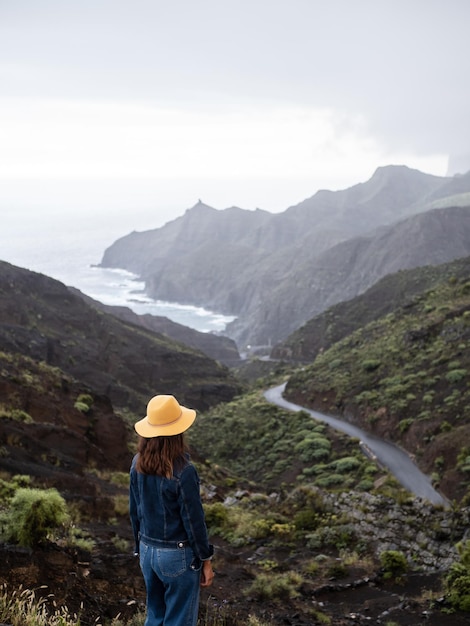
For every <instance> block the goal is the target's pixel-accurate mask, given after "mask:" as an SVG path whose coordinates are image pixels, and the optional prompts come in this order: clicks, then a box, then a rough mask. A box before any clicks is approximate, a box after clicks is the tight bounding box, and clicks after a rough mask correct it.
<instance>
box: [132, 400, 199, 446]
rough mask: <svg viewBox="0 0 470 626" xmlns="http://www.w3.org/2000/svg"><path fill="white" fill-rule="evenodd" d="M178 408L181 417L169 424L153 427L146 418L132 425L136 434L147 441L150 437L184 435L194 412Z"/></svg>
mask: <svg viewBox="0 0 470 626" xmlns="http://www.w3.org/2000/svg"><path fill="white" fill-rule="evenodd" d="M180 408H181V415H180V416H179V417H178V419H177V420H175V421H174V422H171V423H170V424H163V425H160V424H159V425H154V424H151V423H150V422H149V421H148V419H147V416H145V417H143V418H142V419H141V420H139V421H138V422H136V423H135V424H134V428H135V430H136V432H137V434H138V435H140V436H141V437H145V438H147V439H149V438H151V437H171V436H172V435H180V434H181V433H184V431H185V430H188V428H189V427H190V426H191V424H192V423H193V422H194V420H195V419H196V411H195V410H194V409H188V408H186V407H185V406H181V405H180Z"/></svg>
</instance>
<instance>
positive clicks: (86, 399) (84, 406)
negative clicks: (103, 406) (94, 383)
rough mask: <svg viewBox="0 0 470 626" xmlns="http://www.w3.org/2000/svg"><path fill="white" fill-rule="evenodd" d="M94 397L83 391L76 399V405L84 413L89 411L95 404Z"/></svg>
mask: <svg viewBox="0 0 470 626" xmlns="http://www.w3.org/2000/svg"><path fill="white" fill-rule="evenodd" d="M93 402H94V400H93V397H92V396H90V394H89V393H81V394H80V395H79V396H78V398H77V399H76V401H75V404H74V407H75V408H76V409H78V410H79V411H81V412H82V413H88V411H89V410H90V409H91V407H92V406H93Z"/></svg>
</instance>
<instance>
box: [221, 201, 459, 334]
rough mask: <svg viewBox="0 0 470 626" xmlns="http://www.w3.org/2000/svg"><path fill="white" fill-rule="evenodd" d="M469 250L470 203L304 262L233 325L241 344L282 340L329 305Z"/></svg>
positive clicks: (421, 216) (406, 222) (355, 240)
mask: <svg viewBox="0 0 470 626" xmlns="http://www.w3.org/2000/svg"><path fill="white" fill-rule="evenodd" d="M469 254H470V207H453V208H449V209H435V210H433V211H427V212H426V213H420V214H418V215H415V216H413V217H410V218H408V219H406V220H403V221H402V222H399V223H398V224H392V225H391V226H387V227H383V228H382V229H379V230H377V231H375V232H374V233H372V234H371V235H368V236H361V237H355V238H353V239H348V240H347V241H344V242H342V243H339V244H337V245H336V246H334V247H332V248H330V249H328V250H326V251H325V252H324V253H322V254H320V255H319V256H315V257H314V258H312V259H311V260H310V261H307V262H304V263H303V264H300V265H299V266H297V267H296V268H295V270H293V271H292V272H291V273H290V274H289V275H288V276H286V277H285V278H284V279H283V280H281V281H279V283H278V284H277V285H276V286H275V287H274V288H273V289H271V290H269V291H268V290H265V291H264V293H263V297H262V298H261V299H260V302H259V303H258V304H257V305H256V306H252V307H251V308H250V309H249V310H245V311H243V315H240V316H239V317H238V319H236V320H235V321H234V322H232V323H231V324H229V325H228V332H229V334H232V335H233V336H236V337H237V339H238V341H239V342H244V341H248V340H249V339H251V338H253V337H255V338H256V340H257V343H260V344H264V345H267V344H268V345H271V344H274V343H277V342H278V341H281V340H282V339H283V338H284V337H286V336H288V335H289V334H290V333H292V332H294V330H296V329H297V328H299V327H300V326H301V325H302V324H304V323H305V322H307V321H308V320H309V319H311V318H312V317H314V316H315V315H318V314H319V313H321V312H322V311H324V310H325V309H327V308H328V307H330V306H332V305H333V304H336V303H338V302H342V301H344V300H349V299H350V298H353V297H354V296H356V295H359V294H361V293H363V292H364V291H365V290H366V289H368V288H369V287H371V286H372V285H373V284H374V283H375V282H377V281H378V280H380V279H381V278H383V277H384V276H386V275H387V274H390V273H393V272H397V271H398V270H400V269H410V268H413V267H419V266H424V265H439V264H441V263H445V262H448V261H451V260H453V259H457V258H460V257H465V256H468V255H469Z"/></svg>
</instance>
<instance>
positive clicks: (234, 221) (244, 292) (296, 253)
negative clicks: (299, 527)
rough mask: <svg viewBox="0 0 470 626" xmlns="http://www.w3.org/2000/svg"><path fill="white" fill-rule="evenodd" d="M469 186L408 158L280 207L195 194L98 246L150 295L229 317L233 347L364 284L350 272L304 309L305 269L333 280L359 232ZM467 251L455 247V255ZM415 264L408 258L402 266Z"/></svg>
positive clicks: (260, 339) (344, 268)
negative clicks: (215, 202) (164, 219)
mask: <svg viewBox="0 0 470 626" xmlns="http://www.w3.org/2000/svg"><path fill="white" fill-rule="evenodd" d="M439 190H441V194H440V195H439ZM467 192H470V176H468V177H466V176H464V177H459V180H458V181H457V180H455V181H454V180H453V179H450V178H446V177H437V176H432V175H429V174H424V173H422V172H419V171H418V170H413V169H410V168H407V167H406V166H386V167H382V168H378V169H377V170H376V171H375V173H374V175H373V176H372V178H371V179H370V180H369V181H366V182H365V183H359V184H357V185H354V186H353V187H350V188H349V189H346V190H340V191H336V192H329V191H324V190H323V191H319V192H317V193H316V194H315V195H314V196H312V197H311V198H308V199H307V200H305V201H303V202H301V203H299V204H297V205H294V206H291V207H289V208H288V209H286V211H284V212H283V213H276V214H269V213H267V212H265V211H259V210H258V211H244V210H243V209H239V208H236V207H232V208H231V209H226V210H224V211H217V210H216V209H213V208H211V207H208V206H207V205H204V204H203V203H201V202H200V203H198V204H196V205H195V206H194V207H192V208H191V209H188V210H187V211H186V213H185V214H184V216H182V217H180V218H177V219H176V220H173V221H172V222H169V223H168V224H166V225H165V226H163V227H162V228H161V229H156V230H153V231H145V232H143V233H131V234H130V235H127V236H125V237H122V238H121V239H119V240H118V241H116V242H114V243H113V244H112V245H111V246H110V247H109V248H108V249H107V250H105V252H104V254H103V259H102V262H101V265H102V266H105V267H121V268H124V269H127V270H130V271H132V272H134V273H136V274H138V275H139V276H140V277H141V279H143V280H144V281H145V285H146V292H147V293H148V294H149V295H150V296H151V297H155V298H161V299H165V300H169V301H174V302H179V303H182V304H193V305H197V306H205V307H206V308H209V309H211V310H215V311H219V312H221V313H224V314H228V315H234V316H236V317H237V319H236V320H235V321H234V322H232V323H231V324H229V325H228V326H227V329H226V333H225V334H227V335H228V336H229V337H231V338H232V339H235V341H236V342H237V344H238V345H239V347H240V348H241V347H242V346H243V347H244V346H245V345H247V344H252V345H259V344H272V343H276V342H278V341H280V340H282V339H283V338H285V337H287V336H288V335H289V334H290V333H291V332H292V331H293V330H295V328H296V327H299V326H301V325H302V324H303V323H305V321H306V320H307V319H309V318H310V317H313V316H314V315H316V314H318V313H319V312H320V311H321V310H324V309H325V308H327V307H328V306H331V304H333V303H334V302H337V301H340V300H341V299H345V298H346V299H347V298H349V297H352V296H354V295H357V294H358V293H360V292H361V290H364V289H366V288H368V287H369V286H370V284H371V283H370V280H368V279H367V278H366V277H364V276H358V275H356V276H354V281H353V282H351V279H350V280H349V283H345V284H344V285H343V286H342V287H339V286H338V287H337V288H338V289H339V290H340V289H343V290H344V292H345V295H344V297H343V298H342V297H341V296H340V294H338V295H336V296H335V297H332V296H330V295H329V293H328V285H327V284H326V285H324V287H323V288H322V290H320V291H318V290H316V291H315V294H314V297H315V305H314V306H313V307H312V306H311V304H310V302H309V299H308V298H306V297H305V293H304V292H305V290H307V291H308V290H310V285H309V284H308V280H306V276H309V275H310V276H313V279H314V282H317V283H319V284H322V280H323V279H322V276H323V275H324V274H325V268H326V269H328V267H329V266H331V268H334V269H332V271H333V278H334V282H335V283H337V284H338V285H339V280H338V275H339V274H341V273H343V274H344V275H345V276H347V275H348V266H349V265H350V264H351V262H352V259H353V258H354V254H356V255H357V254H360V248H361V246H362V245H365V240H364V237H366V238H369V237H370V236H371V233H373V234H374V236H375V237H376V238H377V242H379V239H378V238H379V237H380V236H382V237H384V239H383V240H382V241H385V240H386V239H387V237H386V236H385V235H384V232H385V231H384V230H383V229H389V230H388V232H389V233H390V232H391V230H390V229H393V228H397V229H398V231H397V233H398V232H403V231H404V229H403V226H400V224H401V223H402V222H403V220H406V219H411V218H412V217H413V216H416V215H426V214H427V213H429V210H430V207H431V206H432V204H433V202H442V201H443V199H445V198H446V197H448V196H446V194H449V193H450V194H452V197H453V198H459V197H462V198H465V197H466V194H467ZM448 208H452V207H448ZM450 214H451V212H449V214H448V215H449V216H450ZM462 215H463V214H462ZM449 220H451V218H449ZM410 224H412V222H410ZM436 228H438V226H436ZM449 228H451V227H450V226H449ZM380 229H382V233H381V232H380ZM400 229H401V230H400ZM405 230H406V228H405ZM405 234H406V232H405ZM452 236H454V237H459V233H458V229H456V228H454V229H453V231H452ZM435 240H436V235H435V234H434V235H430V242H431V241H432V242H434V241H435ZM389 242H390V245H394V246H399V248H397V249H396V250H395V254H396V255H397V256H399V255H400V254H405V255H407V256H408V257H410V256H412V248H413V246H411V245H410V242H409V243H408V244H407V245H406V246H402V245H401V244H400V242H399V236H398V234H397V237H396V238H395V240H394V239H393V237H389ZM446 245H447V247H448V249H449V251H452V248H453V247H455V246H454V242H453V241H448V242H447V244H446ZM338 246H339V247H338ZM424 247H426V246H424ZM433 247H434V243H429V248H430V250H429V254H428V252H426V254H425V255H424V256H423V257H422V264H423V265H425V264H426V263H433V262H437V263H439V262H444V261H446V260H451V258H448V256H447V257H446V254H447V253H444V252H443V253H442V255H441V257H440V258H437V257H436V255H435V254H434V251H433V250H432V249H431V248H433ZM442 247H443V246H442V245H441V244H440V245H439V246H438V249H442ZM409 248H411V250H410V249H409ZM355 250H356V252H355ZM371 251H372V250H371ZM374 253H377V254H379V255H380V257H381V258H382V261H381V262H382V265H383V264H384V263H385V261H386V260H387V258H388V262H389V265H390V267H385V265H384V271H388V272H393V271H396V269H399V267H398V266H397V265H396V264H394V263H393V262H392V256H393V253H394V251H393V249H390V250H388V251H387V250H385V249H380V246H378V247H377V249H376V250H375V251H374ZM465 254H466V250H462V252H461V253H460V256H465ZM342 255H343V256H342ZM338 256H339V257H341V256H342V258H338ZM435 257H436V258H435ZM453 258H455V256H454V257H453ZM416 263H418V260H411V259H410V260H408V261H407V264H403V265H402V266H403V267H407V266H413V264H416ZM372 269H373V270H374V272H375V275H376V276H375V280H378V279H380V278H381V277H382V275H383V272H380V271H379V268H372ZM363 271H365V268H363ZM323 278H325V276H323ZM299 299H300V301H302V302H304V304H303V305H301V306H297V304H298V302H299ZM286 303H288V304H286ZM309 307H310V308H309Z"/></svg>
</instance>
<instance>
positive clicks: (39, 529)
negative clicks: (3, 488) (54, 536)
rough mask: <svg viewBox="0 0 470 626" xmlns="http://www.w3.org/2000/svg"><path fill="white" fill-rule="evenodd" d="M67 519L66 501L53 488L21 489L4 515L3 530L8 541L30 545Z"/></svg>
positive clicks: (40, 540)
mask: <svg viewBox="0 0 470 626" xmlns="http://www.w3.org/2000/svg"><path fill="white" fill-rule="evenodd" d="M67 520H68V513H67V506H66V503H65V500H64V499H63V498H62V496H61V495H60V494H59V492H58V491H57V490H56V489H46V490H41V489H26V488H20V489H18V490H17V491H16V493H15V495H14V496H13V498H12V500H11V502H10V508H9V509H8V511H7V512H6V514H5V517H4V520H3V521H4V525H3V530H4V533H5V535H6V538H7V540H11V541H16V542H17V543H19V544H20V545H21V546H26V547H33V546H35V545H37V544H39V543H41V542H42V541H44V540H45V539H47V537H48V535H49V534H50V533H51V532H52V531H53V530H54V529H57V528H59V527H60V526H62V525H63V524H64V523H65V522H66V521H67Z"/></svg>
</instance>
